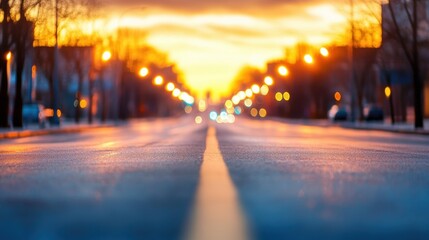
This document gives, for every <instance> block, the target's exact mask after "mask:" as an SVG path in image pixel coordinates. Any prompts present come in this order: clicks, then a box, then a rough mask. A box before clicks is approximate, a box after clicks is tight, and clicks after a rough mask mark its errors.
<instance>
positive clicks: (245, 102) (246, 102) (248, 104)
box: [244, 99, 253, 107]
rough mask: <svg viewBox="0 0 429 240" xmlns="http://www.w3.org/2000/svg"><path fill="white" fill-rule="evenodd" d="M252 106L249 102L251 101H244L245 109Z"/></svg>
mask: <svg viewBox="0 0 429 240" xmlns="http://www.w3.org/2000/svg"><path fill="white" fill-rule="evenodd" d="M252 104H253V102H252V100H251V99H246V100H244V105H245V106H246V107H251V106H252Z"/></svg>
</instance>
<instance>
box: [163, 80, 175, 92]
mask: <svg viewBox="0 0 429 240" xmlns="http://www.w3.org/2000/svg"><path fill="white" fill-rule="evenodd" d="M174 88H175V86H174V83H172V82H169V83H168V84H167V85H166V86H165V90H167V91H169V92H172V91H173V90H174Z"/></svg>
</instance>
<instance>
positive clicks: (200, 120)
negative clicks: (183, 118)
mask: <svg viewBox="0 0 429 240" xmlns="http://www.w3.org/2000/svg"><path fill="white" fill-rule="evenodd" d="M202 122H203V118H202V117H201V116H196V117H195V123H196V124H201V123H202Z"/></svg>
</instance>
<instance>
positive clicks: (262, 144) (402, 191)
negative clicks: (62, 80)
mask: <svg viewBox="0 0 429 240" xmlns="http://www.w3.org/2000/svg"><path fill="white" fill-rule="evenodd" d="M219 233H222V234H223V235H219ZM215 235H216V236H215ZM183 238H185V239H201V240H208V239H235V240H238V239H429V138H428V137H427V136H418V135H403V134H394V133H385V132H378V131H363V130H359V131H357V130H350V129H341V128H338V127H318V126H305V125H299V124H288V123H281V122H276V121H269V120H266V121H257V120H249V119H244V118H243V119H242V118H240V119H238V120H237V122H236V123H235V124H221V125H219V124H214V123H210V124H207V123H206V122H203V124H195V123H194V122H193V118H190V117H185V118H180V119H166V120H151V121H142V122H131V123H129V124H126V125H123V126H120V127H115V128H101V129H94V130H90V131H87V132H81V133H76V134H58V135H48V136H39V137H29V138H20V139H14V140H1V141H0V239H183Z"/></svg>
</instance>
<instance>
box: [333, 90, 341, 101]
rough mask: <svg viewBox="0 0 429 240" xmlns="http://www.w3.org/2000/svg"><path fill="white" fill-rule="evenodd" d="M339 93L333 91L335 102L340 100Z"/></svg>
mask: <svg viewBox="0 0 429 240" xmlns="http://www.w3.org/2000/svg"><path fill="white" fill-rule="evenodd" d="M341 97H342V96H341V93H340V92H335V94H334V99H335V101H337V102H339V101H341Z"/></svg>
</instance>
